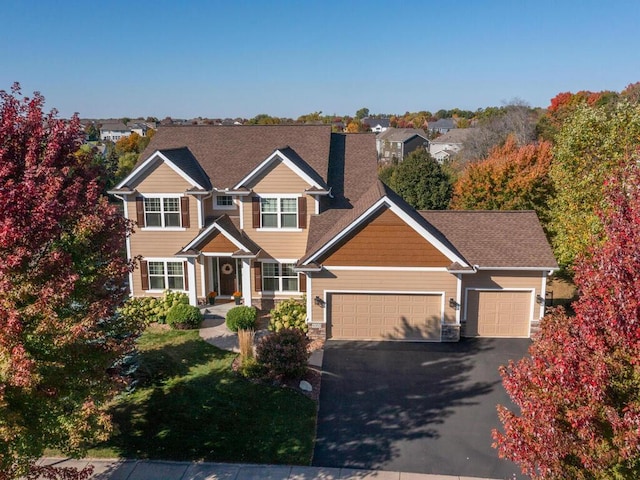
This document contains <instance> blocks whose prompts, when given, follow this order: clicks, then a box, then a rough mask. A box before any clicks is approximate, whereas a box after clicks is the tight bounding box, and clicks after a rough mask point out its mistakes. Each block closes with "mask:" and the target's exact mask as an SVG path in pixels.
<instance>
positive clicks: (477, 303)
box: [466, 290, 532, 337]
mask: <svg viewBox="0 0 640 480" xmlns="http://www.w3.org/2000/svg"><path fill="white" fill-rule="evenodd" d="M531 302H532V295H531V292H527V291H481V290H480V291H477V290H470V291H469V292H468V294H467V332H466V334H467V335H468V336H482V337H528V336H529V325H530V320H531Z"/></svg>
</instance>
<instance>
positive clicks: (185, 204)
mask: <svg viewBox="0 0 640 480" xmlns="http://www.w3.org/2000/svg"><path fill="white" fill-rule="evenodd" d="M136 207H137V215H138V217H137V220H138V225H139V226H140V227H143V228H174V229H176V228H178V229H179V228H188V227H189V198H188V197H178V196H153V197H138V198H136Z"/></svg>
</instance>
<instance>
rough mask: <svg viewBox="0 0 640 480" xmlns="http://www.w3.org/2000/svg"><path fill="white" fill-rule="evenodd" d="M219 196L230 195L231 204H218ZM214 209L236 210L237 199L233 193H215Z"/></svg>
mask: <svg viewBox="0 0 640 480" xmlns="http://www.w3.org/2000/svg"><path fill="white" fill-rule="evenodd" d="M218 197H229V198H230V199H231V205H220V204H218ZM213 209H214V210H235V209H236V204H235V201H234V199H233V195H225V194H219V195H214V196H213Z"/></svg>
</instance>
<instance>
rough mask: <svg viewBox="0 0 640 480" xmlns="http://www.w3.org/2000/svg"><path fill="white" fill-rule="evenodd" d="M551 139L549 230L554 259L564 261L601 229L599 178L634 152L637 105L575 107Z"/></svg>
mask: <svg viewBox="0 0 640 480" xmlns="http://www.w3.org/2000/svg"><path fill="white" fill-rule="evenodd" d="M556 141H557V143H556V146H555V149H554V160H553V163H552V166H551V170H550V176H551V179H552V182H553V186H554V189H555V191H556V194H555V196H554V198H553V199H552V200H551V202H550V223H549V231H550V233H551V236H552V244H553V247H554V251H555V255H556V258H557V259H558V262H559V263H560V265H561V266H563V267H570V266H571V265H572V264H573V262H574V259H575V258H576V256H577V255H579V254H581V253H584V252H586V251H587V249H588V247H589V246H590V245H591V243H592V241H593V235H594V234H597V233H598V232H599V231H600V230H601V223H600V220H599V218H598V217H597V215H596V213H595V212H596V211H597V210H598V208H599V207H600V206H601V205H602V202H603V199H604V196H603V185H604V181H605V179H606V178H608V177H610V176H611V175H615V174H616V172H618V171H619V170H620V169H621V168H625V167H626V166H627V165H628V164H630V163H635V162H637V161H638V159H639V158H640V151H639V149H640V105H631V104H630V103H628V102H625V101H622V102H619V103H618V104H617V105H616V106H615V108H609V107H608V106H606V105H605V106H600V107H589V106H587V105H583V106H581V107H578V108H577V109H576V111H575V112H574V113H573V114H572V115H571V116H570V117H569V118H568V119H567V120H566V121H565V123H564V126H563V127H562V129H561V130H560V133H559V134H558V136H557V139H556Z"/></svg>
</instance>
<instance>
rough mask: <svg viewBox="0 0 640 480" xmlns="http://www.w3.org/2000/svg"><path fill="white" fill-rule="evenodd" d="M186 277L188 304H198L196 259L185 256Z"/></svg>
mask: <svg viewBox="0 0 640 480" xmlns="http://www.w3.org/2000/svg"><path fill="white" fill-rule="evenodd" d="M187 278H188V279H189V305H195V306H197V305H198V295H197V293H196V259H195V257H189V258H187Z"/></svg>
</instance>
